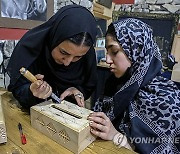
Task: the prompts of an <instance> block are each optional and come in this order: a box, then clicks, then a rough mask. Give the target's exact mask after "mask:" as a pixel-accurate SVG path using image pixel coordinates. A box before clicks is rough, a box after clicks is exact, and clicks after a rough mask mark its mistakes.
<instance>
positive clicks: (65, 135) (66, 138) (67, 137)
mask: <svg viewBox="0 0 180 154" xmlns="http://www.w3.org/2000/svg"><path fill="white" fill-rule="evenodd" d="M58 135H59V137H60V138H62V139H63V140H65V141H66V142H69V141H70V137H69V136H68V134H67V133H66V131H65V130H61V131H60V132H59V133H58Z"/></svg>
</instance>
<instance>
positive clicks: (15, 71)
mask: <svg viewBox="0 0 180 154" xmlns="http://www.w3.org/2000/svg"><path fill="white" fill-rule="evenodd" d="M81 32H88V33H89V34H90V36H91V38H92V41H93V43H94V41H95V37H96V21H95V18H94V16H93V15H92V14H91V12H90V11H89V10H88V9H86V8H85V7H82V6H79V5H68V6H65V7H63V8H61V9H60V10H59V11H58V12H57V13H56V14H55V15H54V16H52V17H51V18H50V19H49V20H48V21H47V22H45V23H44V24H42V25H40V26H38V27H35V28H33V29H31V30H29V31H28V32H27V33H26V34H25V35H24V36H23V37H22V39H21V40H20V41H19V42H18V44H17V45H16V47H15V49H14V51H13V54H12V56H11V59H10V62H9V64H8V67H7V72H8V74H9V75H10V78H11V85H14V84H15V83H16V82H17V80H18V78H19V77H20V73H19V69H20V68H21V67H26V68H29V66H30V65H31V64H32V63H33V62H35V61H36V60H37V58H38V57H39V56H40V55H42V54H43V55H45V58H44V60H45V62H43V61H42V63H43V64H42V65H46V64H47V72H48V74H51V76H52V77H55V78H57V79H59V80H60V81H61V82H67V84H71V83H69V82H72V83H73V82H76V83H77V84H78V83H79V81H78V80H80V79H78V76H80V74H82V72H83V73H85V74H86V76H88V75H89V77H90V78H91V74H88V72H89V73H90V71H89V70H90V69H92V67H93V66H92V64H93V63H94V62H93V61H94V60H95V54H94V48H93V47H91V48H90V50H89V51H88V52H87V54H86V55H85V56H83V58H82V59H80V60H79V61H78V62H75V63H71V64H70V65H69V66H64V65H57V64H55V63H54V61H53V59H52V57H51V51H52V50H53V49H54V48H55V47H56V46H57V45H59V43H61V42H63V41H64V40H66V39H68V38H69V37H71V36H73V35H76V34H78V33H81ZM44 53H45V54H44ZM82 62H86V67H87V69H85V70H86V71H85V72H84V69H83V70H82V66H81V65H82ZM74 69H76V70H74ZM71 70H74V71H71ZM49 71H50V72H49ZM74 72H79V75H78V73H77V74H75V73H74ZM74 80H77V81H74ZM87 80H88V79H87ZM57 82H58V81H57ZM81 84H82V83H81Z"/></svg>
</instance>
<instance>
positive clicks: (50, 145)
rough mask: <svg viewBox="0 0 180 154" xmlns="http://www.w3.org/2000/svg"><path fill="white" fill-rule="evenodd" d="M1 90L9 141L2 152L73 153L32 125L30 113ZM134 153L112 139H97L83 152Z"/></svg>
mask: <svg viewBox="0 0 180 154" xmlns="http://www.w3.org/2000/svg"><path fill="white" fill-rule="evenodd" d="M2 93H3V92H2V91H1V92H0V94H1V98H2V106H3V112H4V117H5V123H6V129H7V136H8V141H7V143H5V144H0V154H72V152H71V151H69V150H67V149H66V148H64V147H62V146H61V145H59V144H57V143H56V142H55V141H53V140H51V139H50V138H48V137H46V136H45V135H43V134H41V133H40V132H38V131H37V130H35V129H34V128H32V127H31V125H30V115H29V113H28V112H26V111H22V110H21V109H20V108H18V105H17V104H18V103H17V101H16V100H15V99H14V97H13V96H12V95H11V93H9V92H5V93H4V94H2ZM19 122H20V123H21V124H22V127H23V132H24V134H25V135H26V138H27V144H25V145H22V143H21V140H20V133H19V131H18V123H19ZM96 153H98V154H116V153H121V154H132V153H134V152H132V151H130V150H128V149H125V148H118V147H116V146H115V145H114V144H113V143H112V142H111V141H104V140H100V139H99V140H96V141H95V142H93V143H92V144H90V145H89V146H88V147H87V148H86V149H85V150H84V151H82V152H81V154H96Z"/></svg>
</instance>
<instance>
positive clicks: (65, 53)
mask: <svg viewBox="0 0 180 154" xmlns="http://www.w3.org/2000/svg"><path fill="white" fill-rule="evenodd" d="M59 51H60V53H61V54H63V55H67V52H65V51H62V50H59Z"/></svg>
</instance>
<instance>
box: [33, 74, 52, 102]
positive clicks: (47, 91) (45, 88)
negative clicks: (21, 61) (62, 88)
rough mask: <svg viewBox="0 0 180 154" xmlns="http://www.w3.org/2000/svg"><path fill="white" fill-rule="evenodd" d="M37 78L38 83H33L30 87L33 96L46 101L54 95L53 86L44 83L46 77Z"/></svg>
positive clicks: (39, 76) (38, 75)
mask: <svg viewBox="0 0 180 154" xmlns="http://www.w3.org/2000/svg"><path fill="white" fill-rule="evenodd" d="M35 77H36V78H37V81H35V82H33V83H32V84H31V85H30V90H31V92H32V94H33V95H34V96H35V97H38V98H41V99H46V98H48V97H49V96H51V94H52V88H51V86H50V85H49V84H48V83H47V82H46V81H43V78H44V75H41V74H37V75H35Z"/></svg>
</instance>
